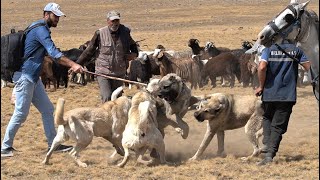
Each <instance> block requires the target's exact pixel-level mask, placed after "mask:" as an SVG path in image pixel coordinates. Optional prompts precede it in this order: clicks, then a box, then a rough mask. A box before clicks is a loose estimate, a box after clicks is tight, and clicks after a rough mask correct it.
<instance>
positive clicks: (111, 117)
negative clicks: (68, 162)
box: [42, 90, 131, 167]
mask: <svg viewBox="0 0 320 180" xmlns="http://www.w3.org/2000/svg"><path fill="white" fill-rule="evenodd" d="M116 91H117V90H116ZM119 92H121V91H117V93H119ZM113 97H117V95H113ZM64 102H65V100H64V99H62V98H60V99H59V100H58V103H57V107H56V113H55V119H54V120H55V123H56V124H57V125H58V132H57V135H56V137H55V138H54V140H53V143H52V146H51V148H50V150H49V151H48V153H47V155H46V157H45V159H44V161H43V162H42V163H43V164H48V163H49V159H50V157H51V155H52V153H53V151H54V149H55V148H56V147H57V146H58V145H59V144H61V143H63V142H65V141H67V140H69V138H71V139H73V140H74V141H75V142H76V145H75V146H74V147H73V149H72V150H71V151H70V155H71V156H72V157H73V158H74V160H75V161H76V163H77V164H78V165H79V166H80V167H87V164H86V163H83V162H81V161H80V159H79V158H78V156H79V153H80V152H81V151H82V150H83V149H84V148H86V147H87V146H88V145H89V144H90V143H91V142H92V139H93V136H96V137H102V138H104V139H106V140H108V141H110V142H111V143H112V144H113V146H114V147H115V149H116V151H117V152H118V154H120V155H123V154H124V152H123V147H122V144H121V139H122V132H123V131H124V129H125V126H126V124H127V121H128V112H129V109H130V107H131V100H130V99H129V98H127V97H126V96H121V97H119V98H117V99H115V100H113V101H108V102H106V103H104V104H103V105H102V106H101V107H99V108H90V107H83V108H76V109H73V110H70V111H68V112H66V113H65V114H64ZM113 155H114V154H113Z"/></svg>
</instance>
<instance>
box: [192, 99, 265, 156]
mask: <svg viewBox="0 0 320 180" xmlns="http://www.w3.org/2000/svg"><path fill="white" fill-rule="evenodd" d="M262 115H263V109H262V107H261V101H260V100H258V98H257V97H255V96H240V95H230V94H224V93H215V94H212V95H211V96H210V97H208V99H206V100H203V101H201V102H200V105H199V108H198V110H196V111H195V113H194V117H195V118H196V119H197V120H198V121H199V122H203V121H204V120H208V126H207V131H206V134H205V136H204V139H203V140H202V142H201V145H200V147H199V148H198V151H197V152H196V154H195V155H194V156H193V157H192V158H190V159H189V160H196V159H198V158H199V157H200V156H201V155H202V153H203V152H204V150H205V149H206V148H207V146H208V145H209V143H210V141H211V140H212V138H213V136H214V135H215V134H216V133H217V138H218V152H217V154H218V155H219V156H223V155H224V131H226V130H232V129H237V128H241V127H243V126H245V133H246V135H247V137H248V138H249V141H250V142H251V144H252V145H253V149H254V150H253V153H252V155H251V156H248V157H243V158H242V159H243V160H248V159H249V158H251V157H253V156H257V155H259V154H260V149H259V141H258V138H259V137H260V136H261V135H262Z"/></svg>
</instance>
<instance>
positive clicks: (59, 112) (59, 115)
mask: <svg viewBox="0 0 320 180" xmlns="http://www.w3.org/2000/svg"><path fill="white" fill-rule="evenodd" d="M64 103H65V100H64V99H63V98H59V99H58V102H57V107H56V112H55V115H54V122H55V123H56V124H57V125H64V124H66V123H67V121H65V120H64V119H63V113H64Z"/></svg>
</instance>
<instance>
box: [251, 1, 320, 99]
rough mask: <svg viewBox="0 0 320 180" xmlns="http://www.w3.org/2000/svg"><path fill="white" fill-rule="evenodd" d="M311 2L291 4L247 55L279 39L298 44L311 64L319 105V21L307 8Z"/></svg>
mask: <svg viewBox="0 0 320 180" xmlns="http://www.w3.org/2000/svg"><path fill="white" fill-rule="evenodd" d="M309 2H310V1H307V2H305V3H298V1H297V0H291V2H290V4H289V5H288V6H287V7H286V8H285V9H284V10H282V11H281V12H280V13H279V14H278V15H277V16H276V17H275V18H274V19H273V20H272V21H270V22H269V23H268V24H267V25H266V26H265V27H264V28H263V29H262V30H261V31H260V32H259V34H258V39H257V41H256V42H255V44H254V46H253V47H252V48H251V49H249V50H248V51H246V53H255V52H257V49H258V48H259V47H260V46H262V45H263V46H265V47H270V46H271V45H272V43H274V42H279V39H283V38H286V39H289V40H291V41H292V42H294V43H296V45H297V47H300V48H301V49H302V50H303V52H304V53H305V54H306V56H307V57H308V59H309V61H310V63H311V68H310V71H311V79H312V86H313V92H314V95H315V97H316V99H317V100H318V104H319V19H318V16H317V14H316V13H315V12H314V11H312V10H307V9H306V6H307V5H308V4H309Z"/></svg>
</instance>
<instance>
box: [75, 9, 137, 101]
mask: <svg viewBox="0 0 320 180" xmlns="http://www.w3.org/2000/svg"><path fill="white" fill-rule="evenodd" d="M107 24H108V25H107V26H105V27H103V28H100V29H98V30H97V31H96V32H95V33H94V35H93V37H92V39H91V41H90V43H89V45H88V47H87V48H86V49H85V50H84V52H83V53H82V54H81V56H80V57H79V59H78V61H77V63H79V64H81V65H83V64H84V63H85V62H87V61H89V60H90V59H91V58H92V57H93V56H94V54H95V52H96V51H98V56H97V59H96V62H95V65H96V68H95V72H96V73H98V74H105V75H108V76H113V77H119V78H124V77H125V74H126V70H127V68H128V64H129V61H131V60H133V59H135V58H136V57H137V56H138V47H137V44H136V42H135V41H134V40H133V39H132V37H131V35H130V29H129V28H127V27H126V26H124V25H122V24H120V13H119V12H117V11H110V12H109V13H108V14H107ZM97 80H98V83H99V87H100V95H101V101H102V103H104V102H106V101H109V100H110V99H111V94H112V92H113V91H114V90H115V89H117V88H118V87H120V86H122V84H123V82H122V81H119V80H112V79H108V78H105V77H102V76H98V77H97Z"/></svg>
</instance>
